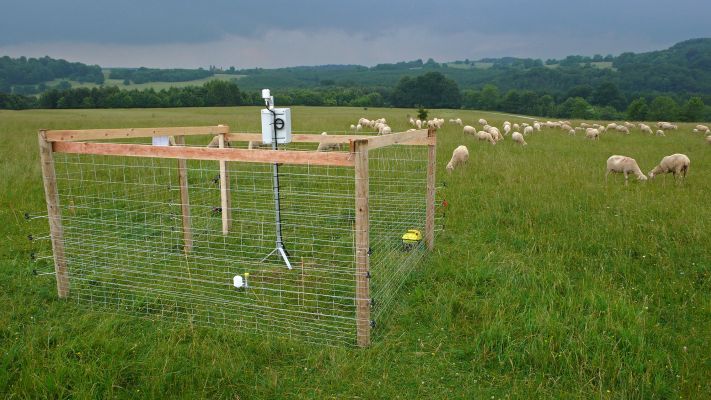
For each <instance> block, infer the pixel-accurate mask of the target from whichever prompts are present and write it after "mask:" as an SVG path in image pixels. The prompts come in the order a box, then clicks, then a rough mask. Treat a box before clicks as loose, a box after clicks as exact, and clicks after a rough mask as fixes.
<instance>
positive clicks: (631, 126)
mask: <svg viewBox="0 0 711 400" xmlns="http://www.w3.org/2000/svg"><path fill="white" fill-rule="evenodd" d="M624 125H625V126H626V127H627V129H634V128H636V127H637V125H635V124H633V123H631V122H627V121H625V122H624Z"/></svg>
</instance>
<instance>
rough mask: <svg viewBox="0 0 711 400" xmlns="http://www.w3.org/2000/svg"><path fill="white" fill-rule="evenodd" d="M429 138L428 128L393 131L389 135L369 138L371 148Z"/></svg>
mask: <svg viewBox="0 0 711 400" xmlns="http://www.w3.org/2000/svg"><path fill="white" fill-rule="evenodd" d="M425 138H427V129H419V130H416V131H409V132H398V133H391V134H388V135H382V136H375V137H371V138H369V139H368V148H369V149H370V150H373V149H377V148H380V147H385V146H391V145H394V144H405V143H407V142H410V141H413V140H420V139H425Z"/></svg>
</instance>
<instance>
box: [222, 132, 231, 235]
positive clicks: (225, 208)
mask: <svg viewBox="0 0 711 400" xmlns="http://www.w3.org/2000/svg"><path fill="white" fill-rule="evenodd" d="M219 147H220V148H221V149H224V148H225V135H224V134H220V135H219ZM220 199H221V200H222V205H221V206H222V234H223V235H227V234H229V233H230V226H231V225H232V211H231V207H232V202H231V201H230V177H229V175H228V172H227V161H220Z"/></svg>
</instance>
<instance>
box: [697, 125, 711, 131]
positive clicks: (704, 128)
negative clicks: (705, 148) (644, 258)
mask: <svg viewBox="0 0 711 400" xmlns="http://www.w3.org/2000/svg"><path fill="white" fill-rule="evenodd" d="M696 130H697V131H698V132H701V133H709V127H708V126H706V125H696Z"/></svg>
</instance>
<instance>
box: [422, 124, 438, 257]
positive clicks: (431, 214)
mask: <svg viewBox="0 0 711 400" xmlns="http://www.w3.org/2000/svg"><path fill="white" fill-rule="evenodd" d="M436 133H437V131H436V130H435V129H430V130H428V131H427V137H430V138H435V140H433V143H431V144H429V145H427V205H426V211H425V213H426V215H425V244H426V245H427V248H428V249H429V250H432V249H434V236H435V235H434V224H435V162H436V161H437V144H436V143H437V142H436V136H435V134H436Z"/></svg>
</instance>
